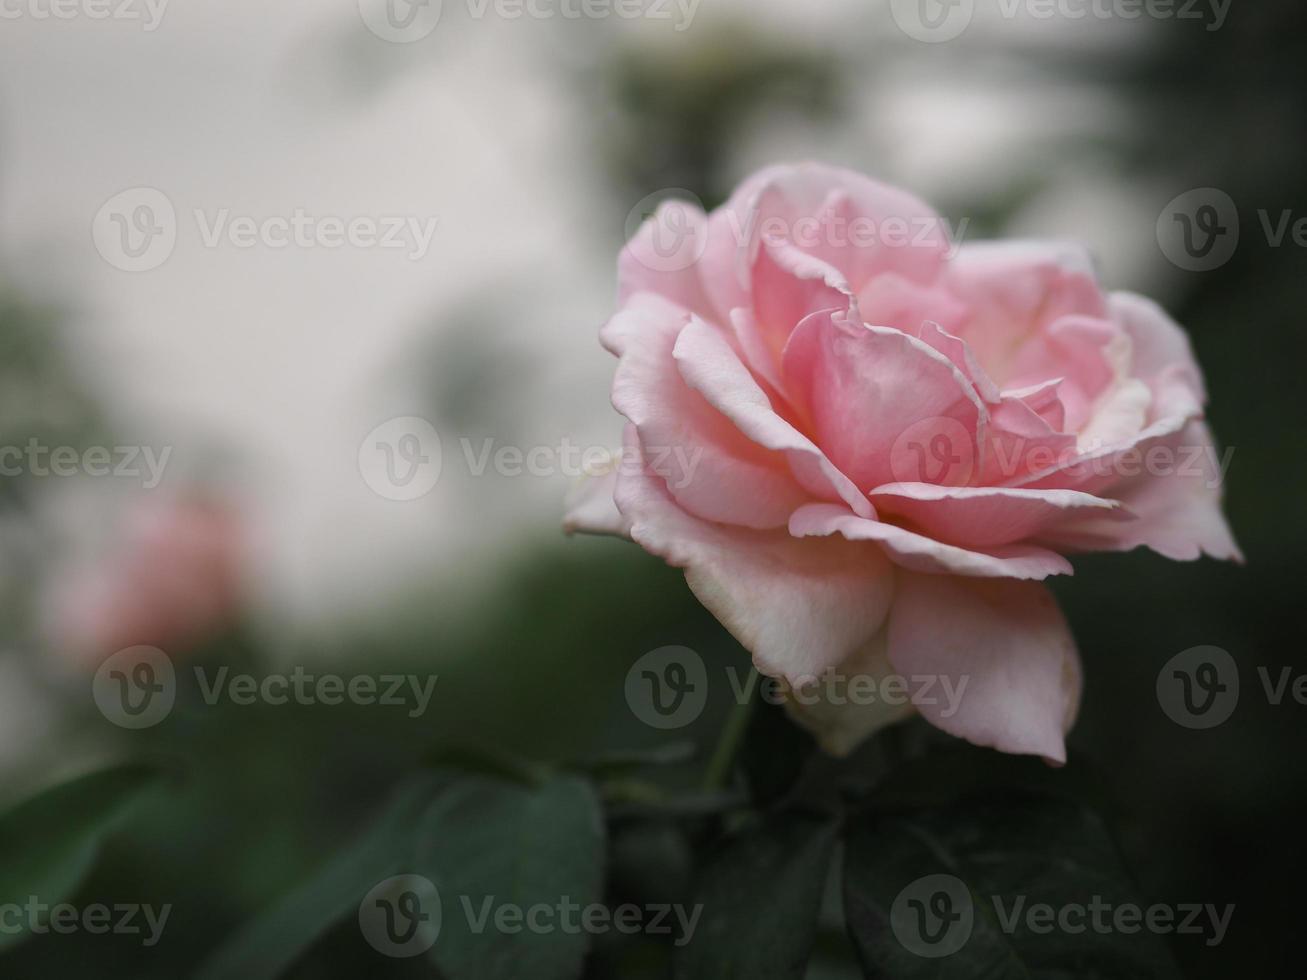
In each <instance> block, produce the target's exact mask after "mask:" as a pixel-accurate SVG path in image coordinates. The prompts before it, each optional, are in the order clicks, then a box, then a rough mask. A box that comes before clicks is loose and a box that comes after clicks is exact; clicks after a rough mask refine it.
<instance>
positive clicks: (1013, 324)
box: [946, 241, 1107, 388]
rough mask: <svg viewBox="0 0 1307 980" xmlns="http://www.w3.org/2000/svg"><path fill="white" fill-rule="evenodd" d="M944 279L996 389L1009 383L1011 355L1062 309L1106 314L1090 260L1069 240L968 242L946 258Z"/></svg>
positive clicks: (964, 333)
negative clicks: (966, 314)
mask: <svg viewBox="0 0 1307 980" xmlns="http://www.w3.org/2000/svg"><path fill="white" fill-rule="evenodd" d="M946 282H947V284H948V287H949V289H950V290H951V291H952V292H953V294H954V295H955V296H957V297H958V298H959V299H960V300H962V301H963V302H964V303H966V304H967V306H968V307H969V308H970V309H971V319H970V320H969V321H968V323H967V324H966V326H965V327H964V328H962V329H961V331H960V333H959V335H960V336H961V337H962V339H964V340H965V341H966V342H967V343H968V344H969V345H970V346H971V349H972V351H974V352H975V355H976V357H977V359H978V360H979V361H980V363H981V364H982V365H983V366H984V368H985V370H986V371H987V372H988V373H989V376H990V377H991V378H993V379H994V381H995V382H997V383H998V385H999V386H1000V387H1002V388H1007V387H1011V386H1012V377H1013V372H1014V371H1015V369H1016V363H1015V361H1016V357H1017V355H1019V354H1020V353H1021V352H1022V350H1023V348H1024V346H1025V345H1026V344H1027V343H1028V342H1029V341H1031V340H1032V339H1033V338H1035V337H1037V336H1038V334H1039V333H1040V331H1042V330H1043V328H1044V327H1046V326H1047V325H1049V324H1051V323H1053V322H1054V321H1055V320H1057V319H1058V318H1060V317H1063V316H1067V315H1072V314H1079V315H1081V316H1086V317H1095V318H1101V317H1103V316H1104V315H1105V314H1106V313H1107V308H1106V304H1105V302H1104V300H1103V296H1102V293H1101V291H1100V290H1099V287H1098V283H1097V281H1096V280H1095V277H1094V272H1093V263H1092V262H1091V260H1090V258H1089V256H1088V254H1087V253H1086V252H1085V251H1084V249H1082V248H1079V247H1078V246H1074V245H1067V244H1063V243H1050V242H1021V241H1012V242H975V243H968V244H966V245H963V246H962V247H961V248H960V249H958V254H957V255H956V256H955V257H954V259H953V261H952V262H951V263H949V268H948V272H947V274H946ZM1056 376H1057V373H1054V374H1052V375H1048V376H1045V377H1043V378H1037V379H1035V380H1036V381H1045V380H1048V378H1049V377H1056Z"/></svg>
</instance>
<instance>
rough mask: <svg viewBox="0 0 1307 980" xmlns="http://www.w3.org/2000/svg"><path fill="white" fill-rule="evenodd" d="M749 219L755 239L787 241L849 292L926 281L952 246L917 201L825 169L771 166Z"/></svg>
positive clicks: (861, 177)
mask: <svg viewBox="0 0 1307 980" xmlns="http://www.w3.org/2000/svg"><path fill="white" fill-rule="evenodd" d="M752 213H753V217H754V219H755V227H756V228H757V229H758V235H759V238H760V239H761V240H762V241H769V242H773V243H774V242H777V241H784V242H788V243H790V244H792V245H794V246H795V247H797V248H799V249H802V250H803V251H804V252H806V253H807V254H809V255H811V256H813V257H814V258H817V259H820V260H821V261H822V262H824V263H826V264H827V265H829V266H831V267H832V268H834V269H836V270H838V271H839V273H840V275H841V276H843V278H844V281H845V282H847V283H848V284H849V286H850V287H851V288H852V289H853V290H854V292H855V293H856V292H857V291H859V290H860V289H861V288H862V287H863V286H864V285H865V284H866V283H867V282H868V281H870V279H871V278H872V277H873V276H876V275H879V274H881V273H886V272H893V273H896V274H898V275H900V276H902V277H904V278H905V279H908V280H911V281H913V282H918V283H929V282H933V281H934V280H935V278H936V277H937V276H938V275H939V273H940V272H941V271H942V269H943V266H944V262H945V260H946V257H947V255H948V253H949V251H950V250H951V248H952V243H951V241H950V239H949V235H948V231H947V229H946V227H945V225H944V222H943V221H942V219H941V218H940V217H939V215H938V214H936V212H935V211H934V210H933V209H932V208H931V207H930V206H929V205H927V204H926V203H925V202H924V201H922V200H921V199H919V198H917V197H916V196H914V195H912V194H909V193H907V192H906V191H903V190H900V189H898V188H895V187H890V186H888V185H886V184H881V183H878V182H877V181H874V180H872V179H870V178H869V177H866V176H865V175H863V174H859V173H855V172H854V171H851V170H844V169H842V168H840V167H832V166H827V165H825V164H817V163H803V164H798V165H795V166H789V167H779V168H773V169H772V170H771V171H769V172H768V174H767V178H766V179H765V181H764V182H762V183H761V185H760V186H759V188H758V191H757V195H756V197H755V198H754V199H753V201H752Z"/></svg>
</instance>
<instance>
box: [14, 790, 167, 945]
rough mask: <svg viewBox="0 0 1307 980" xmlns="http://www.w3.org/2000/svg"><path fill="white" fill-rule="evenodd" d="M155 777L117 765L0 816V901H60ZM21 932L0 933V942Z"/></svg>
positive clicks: (74, 884)
mask: <svg viewBox="0 0 1307 980" xmlns="http://www.w3.org/2000/svg"><path fill="white" fill-rule="evenodd" d="M159 778H160V773H159V771H158V770H156V769H154V768H151V767H147V766H138V765H128V766H119V767H117V768H114V769H107V770H104V771H103V772H96V773H91V774H90V775H87V776H82V777H80V778H78V779H75V780H73V781H72V782H68V783H64V784H63V785H60V786H56V787H54V788H53V789H49V790H46V791H45V792H43V793H41V794H39V795H38V796H35V797H33V798H31V799H29V800H27V801H26V802H24V803H21V804H19V805H18V806H17V807H15V808H14V809H12V810H10V811H8V812H7V813H5V814H4V815H2V816H0V905H5V904H8V903H11V902H15V903H18V904H20V905H26V904H27V902H28V901H29V899H32V898H35V899H37V900H39V901H40V902H41V903H43V904H45V905H54V904H57V903H60V902H63V901H66V900H67V899H68V898H69V897H71V896H72V894H73V893H74V892H75V891H76V889H77V887H78V885H80V884H81V882H82V880H83V879H84V878H85V877H86V875H87V873H88V872H89V871H90V870H91V868H92V866H93V865H94V864H95V858H96V855H97V854H98V853H99V850H100V845H101V843H102V842H103V840H104V838H105V837H106V836H107V835H108V834H109V833H111V832H112V831H113V830H114V829H115V828H116V827H117V826H118V825H119V824H120V823H121V822H122V821H123V819H124V818H125V817H126V816H127V815H128V813H129V812H130V810H131V808H132V807H133V806H134V805H135V804H136V803H137V801H138V800H139V799H140V798H141V797H142V796H143V795H144V794H145V793H146V792H147V791H148V790H149V789H151V788H152V787H153V786H154V785H155V784H156V783H157V782H158V780H159ZM23 935H25V933H14V932H7V931H6V932H0V947H4V946H6V945H9V944H10V943H13V942H16V941H17V940H18V939H19V938H21V937H22V936H23Z"/></svg>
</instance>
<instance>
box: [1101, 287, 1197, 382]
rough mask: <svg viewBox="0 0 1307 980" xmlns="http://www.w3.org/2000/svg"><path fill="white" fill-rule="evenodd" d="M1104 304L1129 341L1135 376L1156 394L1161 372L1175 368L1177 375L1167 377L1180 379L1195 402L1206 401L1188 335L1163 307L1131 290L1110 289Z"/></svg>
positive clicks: (1161, 375)
mask: <svg viewBox="0 0 1307 980" xmlns="http://www.w3.org/2000/svg"><path fill="white" fill-rule="evenodd" d="M1108 307H1109V308H1110V309H1111V311H1112V317H1113V319H1115V320H1116V321H1117V322H1118V323H1119V324H1121V326H1122V327H1123V328H1124V329H1125V332H1126V334H1127V335H1128V336H1129V337H1130V340H1131V342H1132V345H1133V348H1134V350H1133V372H1134V376H1135V377H1137V378H1140V379H1141V380H1143V381H1145V382H1146V383H1147V384H1148V385H1149V387H1151V388H1153V389H1154V394H1155V395H1157V394H1159V393H1160V390H1159V387H1160V386H1159V382H1160V381H1161V379H1162V377H1163V372H1166V371H1167V370H1168V369H1175V368H1179V369H1180V374H1179V375H1176V374H1174V373H1173V374H1170V375H1167V377H1169V378H1178V379H1182V380H1183V381H1184V383H1186V384H1187V385H1188V386H1189V387H1190V390H1191V392H1192V394H1193V398H1194V400H1195V401H1196V402H1197V403H1198V404H1199V405H1204V404H1206V403H1207V386H1206V384H1205V383H1204V381H1203V372H1202V369H1201V368H1199V366H1198V361H1197V360H1196V359H1195V358H1194V352H1193V347H1191V346H1190V344H1189V338H1188V336H1186V334H1185V332H1184V331H1183V330H1182V329H1181V328H1180V325H1179V324H1177V323H1176V322H1175V321H1174V320H1172V319H1171V317H1170V316H1168V315H1167V313H1166V311H1165V310H1163V309H1162V308H1161V307H1160V306H1158V305H1157V304H1156V303H1154V302H1153V301H1152V300H1150V299H1146V298H1144V297H1143V296H1137V295H1136V294H1134V293H1112V295H1111V296H1109V297H1108Z"/></svg>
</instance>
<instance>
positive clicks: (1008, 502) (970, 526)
mask: <svg viewBox="0 0 1307 980" xmlns="http://www.w3.org/2000/svg"><path fill="white" fill-rule="evenodd" d="M871 500H872V503H873V504H875V505H876V509H877V511H878V512H879V513H880V514H882V515H894V516H896V517H901V518H903V519H904V520H906V521H908V522H910V523H911V525H912V526H913V527H917V528H920V529H921V531H923V532H924V533H925V534H927V535H929V536H930V537H933V538H937V539H939V540H940V541H947V542H950V543H952V544H956V545H961V546H963V547H969V548H970V547H976V548H988V547H993V546H994V545H1003V544H1010V543H1012V542H1014V541H1025V540H1027V539H1029V538H1032V537H1034V536H1036V535H1038V534H1039V533H1040V532H1042V531H1045V530H1048V529H1050V528H1056V527H1057V526H1059V525H1062V524H1066V523H1067V522H1069V521H1073V520H1075V519H1076V518H1077V517H1081V518H1094V519H1099V520H1103V521H1109V520H1110V519H1111V516H1112V515H1113V514H1114V513H1115V514H1116V515H1117V517H1118V519H1120V518H1121V516H1123V515H1121V513H1120V505H1119V504H1118V503H1117V502H1116V501H1114V500H1104V499H1103V498H1102V497H1095V496H1093V495H1092V494H1088V493H1080V492H1078V491H1075V490H1022V489H1014V488H1010V487H940V486H935V485H934V484H931V483H887V484H886V485H885V486H883V487H877V488H876V489H875V490H873V491H872V492H871Z"/></svg>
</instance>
